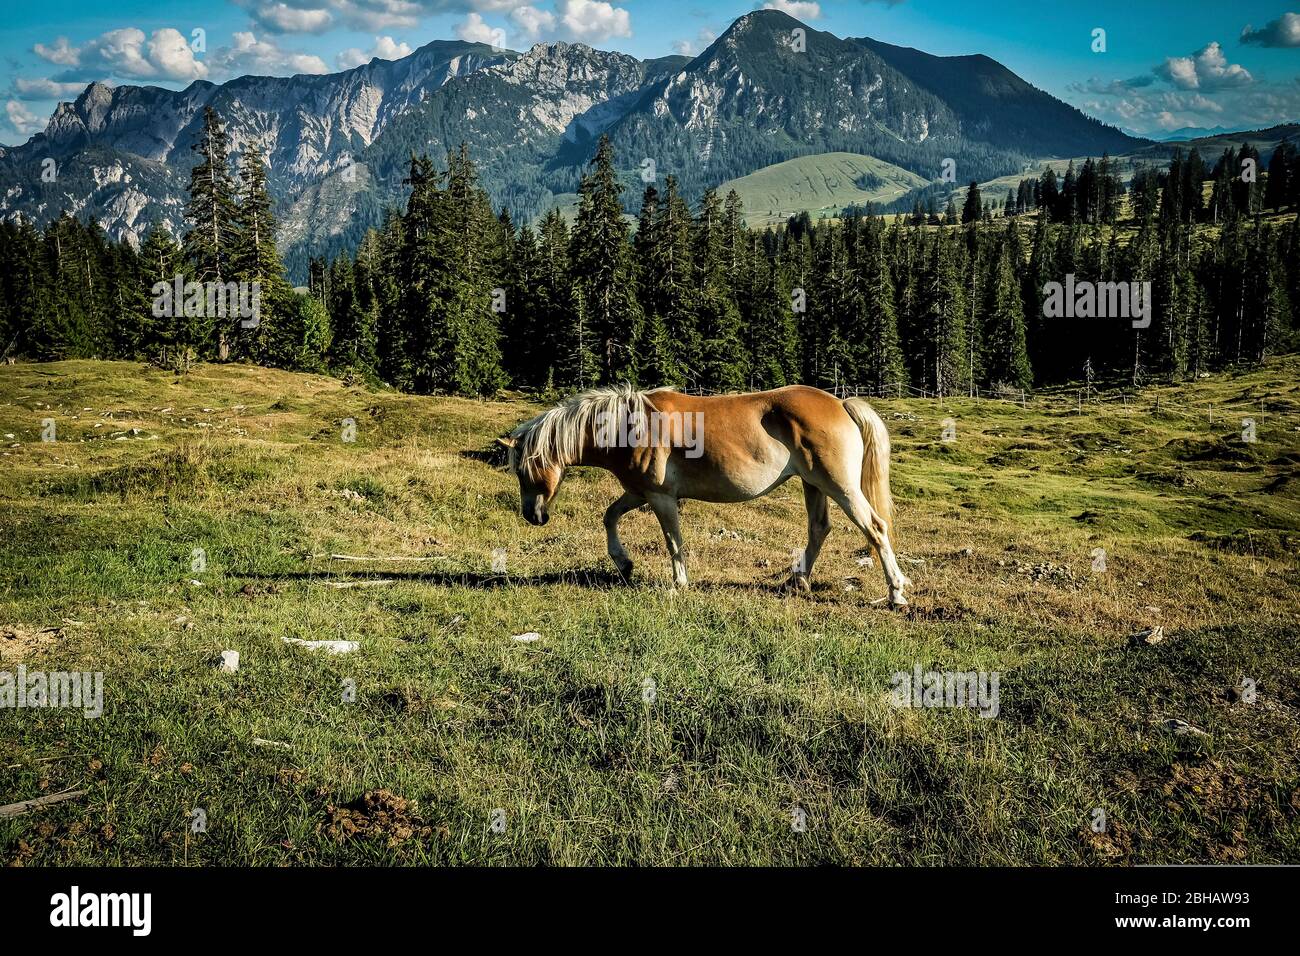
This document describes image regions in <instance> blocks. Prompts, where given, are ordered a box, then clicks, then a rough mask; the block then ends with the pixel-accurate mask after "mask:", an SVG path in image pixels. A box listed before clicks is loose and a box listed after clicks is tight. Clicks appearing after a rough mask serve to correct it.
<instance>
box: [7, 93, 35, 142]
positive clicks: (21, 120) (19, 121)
mask: <svg viewBox="0 0 1300 956" xmlns="http://www.w3.org/2000/svg"><path fill="white" fill-rule="evenodd" d="M5 117H6V118H7V119H8V120H9V125H10V126H11V127H13V129H14V130H15V131H16V132H17V133H18V135H19V136H21V137H23V138H24V139H26V138H27V137H29V136H31V135H32V134H33V133H39V132H40V131H41V130H42V129H44V128H45V124H44V123H43V122H42V121H41V118H40V117H39V116H37V115H36V114H35V113H33V112H32V111H31V110H29V109H28V108H27V107H26V106H24V105H23V104H22V103H20V102H18V101H17V100H9V101H8V102H7V103H5Z"/></svg>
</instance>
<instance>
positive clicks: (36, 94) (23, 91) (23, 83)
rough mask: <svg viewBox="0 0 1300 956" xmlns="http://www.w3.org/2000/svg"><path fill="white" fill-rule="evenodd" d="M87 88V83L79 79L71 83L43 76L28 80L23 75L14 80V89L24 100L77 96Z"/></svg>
mask: <svg viewBox="0 0 1300 956" xmlns="http://www.w3.org/2000/svg"><path fill="white" fill-rule="evenodd" d="M85 88H86V84H85V83H82V82H80V81H77V80H73V81H72V82H69V83H60V82H59V81H57V80H47V79H41V78H38V79H33V80H28V79H24V78H23V77H18V78H17V79H15V80H14V90H15V92H17V94H18V97H19V99H24V100H57V99H62V98H63V97H65V96H75V95H77V94H78V93H80V92H81V91H82V90H84V89H85Z"/></svg>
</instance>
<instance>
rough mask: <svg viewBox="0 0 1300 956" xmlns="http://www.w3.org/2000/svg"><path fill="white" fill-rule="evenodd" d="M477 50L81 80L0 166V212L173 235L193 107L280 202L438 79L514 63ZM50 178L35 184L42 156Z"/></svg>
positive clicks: (424, 50) (197, 121)
mask: <svg viewBox="0 0 1300 956" xmlns="http://www.w3.org/2000/svg"><path fill="white" fill-rule="evenodd" d="M515 56H517V54H514V53H494V52H493V50H492V48H491V47H489V46H486V45H484V44H480V43H462V42H448V41H435V42H433V43H430V44H428V45H427V46H424V47H421V48H420V49H419V50H417V51H416V52H414V53H412V54H411V55H410V56H408V57H403V58H402V59H400V60H379V59H375V60H371V61H370V62H369V63H367V64H365V65H364V66H359V67H356V68H354V69H351V70H347V71H345V72H343V73H333V74H327V75H324V76H304V75H298V76H291V77H269V76H242V77H239V78H238V79H234V80H231V81H230V82H228V83H225V84H222V85H219V86H218V85H216V84H213V83H209V82H207V81H205V80H199V81H196V82H194V83H192V84H191V85H190V86H188V87H186V88H185V89H184V90H181V91H179V92H178V91H174V90H166V89H162V88H160V87H156V86H117V87H110V86H107V85H106V84H103V83H92V84H90V85H89V86H87V87H86V89H85V91H84V92H82V94H81V95H80V96H79V97H78V98H77V99H76V101H75V102H72V103H60V104H59V106H58V108H57V109H56V110H55V112H54V115H53V117H51V119H50V122H49V124H48V126H47V127H46V129H45V131H44V132H43V133H38V134H36V135H35V136H34V137H32V139H31V140H30V141H28V142H27V143H25V144H24V145H22V146H18V147H15V148H13V149H10V150H7V151H5V155H4V156H3V157H0V186H3V194H4V198H3V200H0V213H3V214H12V213H13V212H15V211H21V212H24V213H27V214H28V215H31V216H33V217H34V218H36V219H38V220H43V219H45V218H47V217H49V216H52V215H57V214H58V212H59V210H60V209H62V208H68V209H69V210H70V211H72V212H74V213H78V212H81V211H83V210H85V211H88V212H91V213H92V214H94V215H96V216H97V217H99V218H101V220H103V221H105V224H106V226H107V227H108V228H109V231H110V232H111V233H112V234H114V235H115V236H118V237H121V236H127V237H130V238H132V239H136V240H138V239H140V238H141V237H142V236H143V234H144V232H145V231H146V230H147V229H148V226H149V223H150V222H151V221H152V220H153V219H155V218H157V219H159V220H160V221H162V222H163V223H165V224H166V225H167V226H168V227H169V228H170V229H171V230H172V231H173V232H174V233H175V232H177V231H178V230H180V229H182V228H183V227H184V218H183V205H184V202H183V200H184V190H185V188H186V186H187V185H188V183H189V169H190V167H191V166H192V165H193V160H192V158H191V150H190V146H191V145H192V144H193V143H194V142H195V140H196V139H197V137H198V131H199V129H200V128H201V127H202V123H203V110H204V108H205V107H207V106H211V107H213V108H214V109H216V110H217V111H218V112H219V113H220V114H221V116H222V119H223V120H224V121H225V122H226V127H227V132H228V134H229V136H230V143H231V151H232V153H238V152H240V151H242V150H243V148H244V145H245V144H246V143H248V142H250V141H251V140H254V139H256V140H258V141H260V142H261V143H262V145H263V148H264V149H265V150H266V151H267V153H268V159H269V161H270V167H271V172H270V177H269V178H270V186H271V189H272V191H273V193H274V194H275V195H276V196H277V197H279V198H281V199H283V198H284V197H286V196H290V195H293V194H294V193H295V192H297V191H299V190H301V189H302V188H304V187H305V186H306V185H308V184H310V183H314V182H317V181H318V180H319V179H320V178H321V177H322V176H324V175H327V174H328V173H329V172H330V171H332V170H334V169H336V168H338V167H339V166H341V165H343V164H345V163H346V162H348V161H349V160H350V159H351V156H352V154H353V153H355V152H357V151H360V150H361V149H364V148H365V147H366V146H367V145H369V144H370V143H371V142H372V141H373V139H374V137H375V135H376V134H377V133H378V132H379V131H380V130H381V129H383V128H385V127H386V126H387V125H388V124H390V123H391V122H392V121H393V120H394V118H396V117H397V116H400V115H401V114H402V113H403V112H405V111H407V110H409V109H411V108H413V107H414V106H416V105H418V104H419V103H421V102H422V101H424V100H425V99H426V98H428V96H429V95H430V94H431V93H433V92H434V91H436V90H437V89H439V88H440V87H442V86H443V85H445V84H446V83H447V82H448V81H449V80H451V79H453V78H455V77H458V76H463V75H465V74H467V73H472V72H475V71H476V70H479V69H483V68H485V67H487V66H491V65H493V64H497V63H502V62H506V61H508V60H509V59H512V58H514V57H515ZM47 158H48V159H52V160H54V163H55V169H56V172H57V176H56V178H55V179H54V181H53V182H46V181H45V180H43V179H42V178H41V176H40V173H41V171H42V169H43V168H45V167H43V166H42V164H43V163H44V162H45V160H46V159H47Z"/></svg>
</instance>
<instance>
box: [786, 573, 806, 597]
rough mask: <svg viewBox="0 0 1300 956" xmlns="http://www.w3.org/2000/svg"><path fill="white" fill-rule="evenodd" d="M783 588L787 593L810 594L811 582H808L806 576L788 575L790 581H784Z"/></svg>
mask: <svg viewBox="0 0 1300 956" xmlns="http://www.w3.org/2000/svg"><path fill="white" fill-rule="evenodd" d="M785 587H786V590H787V591H801V592H803V593H804V594H811V593H812V582H811V581H809V580H808V575H806V574H792V575H790V580H788V581H786V583H785Z"/></svg>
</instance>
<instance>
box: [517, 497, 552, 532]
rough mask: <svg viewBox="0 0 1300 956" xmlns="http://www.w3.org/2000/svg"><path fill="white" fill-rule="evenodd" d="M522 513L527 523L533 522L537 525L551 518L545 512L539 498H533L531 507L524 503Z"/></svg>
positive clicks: (544, 507) (544, 506)
mask: <svg viewBox="0 0 1300 956" xmlns="http://www.w3.org/2000/svg"><path fill="white" fill-rule="evenodd" d="M523 513H524V519H525V520H526V521H527V522H528V523H529V524H535V525H538V526H539V527H540V526H541V525H544V524H546V522H548V521H550V520H551V516H550V515H549V514H548V513H547V511H546V505H545V504H543V503H542V499H541V498H534V499H533V502H532V507H531V508H530V507H528V506H527V505H525V506H524V508H523Z"/></svg>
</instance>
